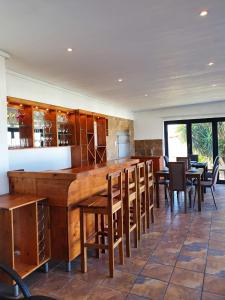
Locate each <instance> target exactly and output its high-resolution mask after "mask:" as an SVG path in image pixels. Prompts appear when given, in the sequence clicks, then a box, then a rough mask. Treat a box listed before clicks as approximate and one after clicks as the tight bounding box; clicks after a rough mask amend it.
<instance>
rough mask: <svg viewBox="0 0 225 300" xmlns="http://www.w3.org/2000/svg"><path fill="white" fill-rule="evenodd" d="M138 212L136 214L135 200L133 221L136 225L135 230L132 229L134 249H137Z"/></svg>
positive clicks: (135, 201)
mask: <svg viewBox="0 0 225 300" xmlns="http://www.w3.org/2000/svg"><path fill="white" fill-rule="evenodd" d="M137 214H138V212H137V199H135V200H134V201H133V220H134V223H135V224H136V228H135V229H134V247H135V248H137V247H138V215H137Z"/></svg>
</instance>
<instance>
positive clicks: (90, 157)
mask: <svg viewBox="0 0 225 300" xmlns="http://www.w3.org/2000/svg"><path fill="white" fill-rule="evenodd" d="M107 126H108V120H107V118H106V117H105V116H104V115H99V114H96V113H92V112H88V111H83V110H72V109H68V108H63V107H58V106H54V105H48V104H44V103H38V102H33V101H28V100H23V99H18V98H13V97H8V146H9V149H18V148H20V149H23V148H32V147H35V148H39V147H56V146H72V150H71V151H72V153H71V156H72V165H73V167H84V166H91V165H94V164H96V163H97V164H98V163H104V162H106V135H107V132H108V129H107Z"/></svg>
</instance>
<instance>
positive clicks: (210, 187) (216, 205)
mask: <svg viewBox="0 0 225 300" xmlns="http://www.w3.org/2000/svg"><path fill="white" fill-rule="evenodd" d="M210 190H211V193H212V197H213V201H214V205H215V207H216V209H217V205H216V200H215V197H214V193H213V189H212V187H210Z"/></svg>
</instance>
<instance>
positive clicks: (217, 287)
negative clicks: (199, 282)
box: [203, 274, 225, 296]
mask: <svg viewBox="0 0 225 300" xmlns="http://www.w3.org/2000/svg"><path fill="white" fill-rule="evenodd" d="M203 289H204V291H207V292H210V293H213V294H218V295H222V296H225V277H219V276H216V275H210V274H206V275H205V279H204V288H203Z"/></svg>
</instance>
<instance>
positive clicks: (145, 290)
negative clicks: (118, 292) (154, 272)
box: [131, 276, 167, 300]
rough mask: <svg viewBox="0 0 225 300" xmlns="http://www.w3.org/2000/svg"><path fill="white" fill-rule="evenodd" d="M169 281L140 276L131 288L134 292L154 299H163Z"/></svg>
mask: <svg viewBox="0 0 225 300" xmlns="http://www.w3.org/2000/svg"><path fill="white" fill-rule="evenodd" d="M166 288H167V283H165V282H163V281H160V280H156V279H151V278H148V277H144V276H139V277H138V278H137V280H136V282H135V284H134V286H133V288H132V290H131V293H132V294H135V295H138V296H142V297H147V298H150V299H152V300H161V299H163V297H164V294H165V292H166Z"/></svg>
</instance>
